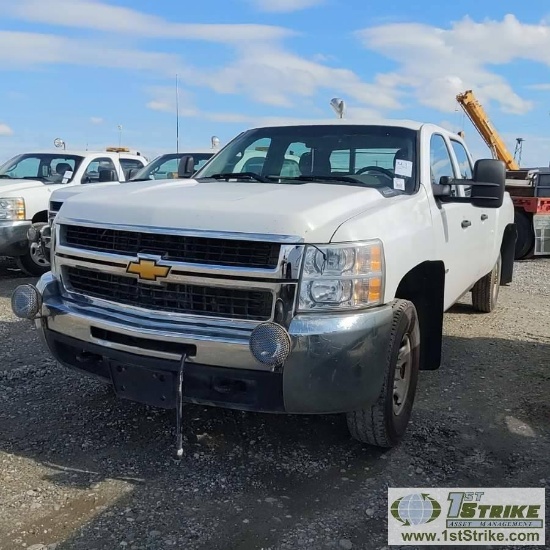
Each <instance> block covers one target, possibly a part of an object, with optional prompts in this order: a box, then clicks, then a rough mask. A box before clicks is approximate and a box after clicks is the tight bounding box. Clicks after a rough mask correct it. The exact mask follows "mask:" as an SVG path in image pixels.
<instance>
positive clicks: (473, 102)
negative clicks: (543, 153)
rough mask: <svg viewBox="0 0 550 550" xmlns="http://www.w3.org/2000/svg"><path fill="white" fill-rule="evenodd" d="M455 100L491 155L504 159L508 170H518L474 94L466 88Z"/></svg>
mask: <svg viewBox="0 0 550 550" xmlns="http://www.w3.org/2000/svg"><path fill="white" fill-rule="evenodd" d="M456 100H457V101H458V103H460V106H461V107H462V109H464V112H465V113H466V114H467V115H468V118H469V119H470V120H471V121H472V124H473V125H474V126H475V128H476V130H477V131H478V132H479V133H480V135H481V137H482V138H483V141H485V143H486V144H487V146H488V147H489V149H491V151H492V153H493V156H494V157H495V158H497V159H499V160H502V161H504V163H505V164H506V168H507V169H508V170H519V169H520V167H519V165H518V163H517V162H516V161H515V159H514V157H513V155H512V154H511V153H510V151H509V150H508V148H507V147H506V144H505V143H504V140H503V139H502V138H501V137H500V135H499V134H498V132H497V131H496V129H495V128H494V126H493V125H492V124H491V121H490V120H489V117H488V116H487V113H486V112H485V109H484V108H483V107H482V106H481V103H480V102H479V101H478V100H477V99H476V97H475V96H474V92H472V90H467V91H466V92H464V93H462V94H458V95H457V96H456Z"/></svg>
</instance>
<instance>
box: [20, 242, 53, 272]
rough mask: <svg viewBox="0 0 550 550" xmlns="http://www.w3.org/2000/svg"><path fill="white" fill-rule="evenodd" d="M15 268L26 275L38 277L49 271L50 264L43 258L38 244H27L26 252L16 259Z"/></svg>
mask: <svg viewBox="0 0 550 550" xmlns="http://www.w3.org/2000/svg"><path fill="white" fill-rule="evenodd" d="M17 267H19V269H20V270H21V271H23V273H25V274H26V275H30V276H31V277H40V276H41V275H44V273H47V272H48V271H49V270H50V262H48V260H47V259H46V257H45V256H44V253H43V250H42V247H41V245H40V243H29V247H28V249H27V252H26V253H25V254H24V255H23V256H19V257H18V258H17Z"/></svg>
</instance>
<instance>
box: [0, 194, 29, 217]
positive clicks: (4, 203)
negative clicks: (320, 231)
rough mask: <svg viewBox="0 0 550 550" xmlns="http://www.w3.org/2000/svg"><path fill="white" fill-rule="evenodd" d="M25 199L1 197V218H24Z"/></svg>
mask: <svg viewBox="0 0 550 550" xmlns="http://www.w3.org/2000/svg"><path fill="white" fill-rule="evenodd" d="M24 219H25V200H24V199H23V198H21V197H17V198H14V199H12V198H6V199H0V220H11V221H14V220H15V221H17V220H24Z"/></svg>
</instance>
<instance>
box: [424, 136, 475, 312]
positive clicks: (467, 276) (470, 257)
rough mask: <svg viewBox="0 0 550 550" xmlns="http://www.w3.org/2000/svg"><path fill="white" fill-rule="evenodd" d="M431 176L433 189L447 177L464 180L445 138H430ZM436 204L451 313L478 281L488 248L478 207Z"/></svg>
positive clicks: (435, 218) (455, 190)
mask: <svg viewBox="0 0 550 550" xmlns="http://www.w3.org/2000/svg"><path fill="white" fill-rule="evenodd" d="M430 175H431V183H432V185H437V184H439V181H440V179H441V177H443V176H448V177H450V178H459V177H460V174H457V172H456V169H455V164H454V162H453V160H452V154H451V148H450V144H449V143H448V141H447V139H446V138H445V137H444V136H443V135H442V134H433V135H432V136H431V138H430ZM459 187H460V186H453V189H452V193H453V195H454V196H461V195H462V192H463V191H462V190H461V189H459ZM435 201H436V206H437V210H436V211H435V212H434V215H433V223H434V228H435V230H436V231H437V232H438V237H439V252H440V254H439V256H440V258H442V259H443V261H444V262H445V272H446V275H445V309H448V308H449V307H450V306H452V305H453V303H454V302H456V301H457V300H458V299H459V298H460V297H461V296H462V295H463V294H464V293H465V292H467V291H468V290H469V289H470V287H471V286H472V285H473V284H474V283H475V282H476V281H477V280H478V278H479V276H478V272H479V268H480V265H483V255H484V254H485V251H486V250H485V248H486V247H485V244H484V242H483V239H482V238H480V237H481V236H480V234H479V223H478V222H479V215H478V216H477V217H476V216H474V212H473V210H474V208H475V207H474V206H472V205H471V204H470V203H452V202H451V203H446V202H442V201H439V200H437V199H435Z"/></svg>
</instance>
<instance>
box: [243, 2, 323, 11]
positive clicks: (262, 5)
mask: <svg viewBox="0 0 550 550" xmlns="http://www.w3.org/2000/svg"><path fill="white" fill-rule="evenodd" d="M250 1H251V2H252V3H253V4H254V5H255V6H256V8H258V9H259V10H261V11H265V12H270V13H290V12H294V11H300V10H305V9H308V8H313V7H316V6H320V5H321V4H324V3H325V0H250Z"/></svg>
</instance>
